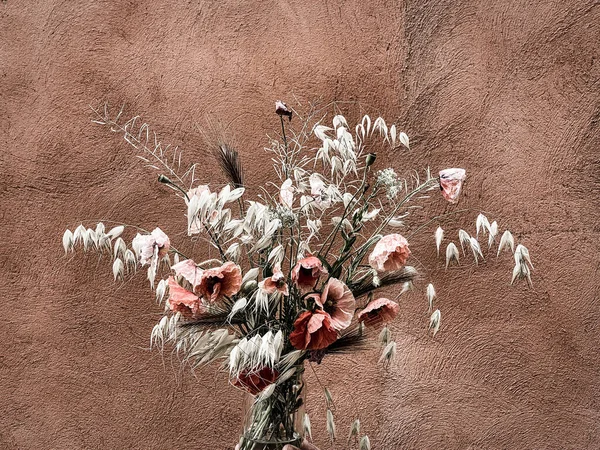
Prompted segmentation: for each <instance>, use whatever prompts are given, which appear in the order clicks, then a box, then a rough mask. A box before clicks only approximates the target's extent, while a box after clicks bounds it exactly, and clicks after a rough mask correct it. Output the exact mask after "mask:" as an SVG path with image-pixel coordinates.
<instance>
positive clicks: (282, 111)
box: [275, 100, 292, 120]
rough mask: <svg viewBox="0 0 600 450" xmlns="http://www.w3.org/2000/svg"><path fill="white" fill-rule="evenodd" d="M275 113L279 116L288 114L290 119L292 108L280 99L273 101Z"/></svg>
mask: <svg viewBox="0 0 600 450" xmlns="http://www.w3.org/2000/svg"><path fill="white" fill-rule="evenodd" d="M275 113H276V114H277V115H279V116H288V118H289V119H290V120H292V110H291V109H290V108H288V105H286V104H285V103H283V102H282V101H281V100H277V101H276V102H275Z"/></svg>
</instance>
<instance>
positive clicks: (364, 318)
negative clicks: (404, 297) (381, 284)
mask: <svg viewBox="0 0 600 450" xmlns="http://www.w3.org/2000/svg"><path fill="white" fill-rule="evenodd" d="M399 310H400V307H399V306H398V303H396V302H394V301H392V300H389V299H387V298H378V299H377V300H373V301H372V302H370V303H369V304H368V305H367V306H366V307H365V309H363V310H362V311H361V312H359V313H358V316H357V317H358V320H359V321H360V322H364V323H366V324H367V325H376V324H379V323H382V322H391V321H392V320H394V317H396V315H397V314H398V311H399Z"/></svg>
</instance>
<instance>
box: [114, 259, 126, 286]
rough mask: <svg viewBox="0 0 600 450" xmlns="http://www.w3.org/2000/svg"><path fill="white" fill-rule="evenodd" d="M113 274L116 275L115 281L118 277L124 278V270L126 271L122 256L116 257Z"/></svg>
mask: <svg viewBox="0 0 600 450" xmlns="http://www.w3.org/2000/svg"><path fill="white" fill-rule="evenodd" d="M112 271H113V276H114V277H115V281H117V279H118V278H120V279H123V272H124V271H125V267H124V266H123V261H121V259H120V258H117V259H115V261H114V262H113V265H112Z"/></svg>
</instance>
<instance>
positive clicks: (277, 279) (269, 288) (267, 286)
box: [258, 264, 290, 295]
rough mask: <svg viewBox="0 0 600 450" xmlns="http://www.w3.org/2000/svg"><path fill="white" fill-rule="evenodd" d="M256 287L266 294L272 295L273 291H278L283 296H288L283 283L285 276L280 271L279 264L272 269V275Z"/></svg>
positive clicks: (286, 286) (286, 288)
mask: <svg viewBox="0 0 600 450" xmlns="http://www.w3.org/2000/svg"><path fill="white" fill-rule="evenodd" d="M258 286H259V287H260V288H261V289H262V290H264V291H265V292H266V293H267V294H272V293H274V292H275V291H279V292H281V293H282V294H283V295H289V294H290V292H289V289H288V285H287V284H286V282H285V275H284V274H283V272H282V271H281V267H280V266H279V264H277V265H276V266H275V267H273V275H271V276H270V277H269V278H267V279H265V280H263V281H261V282H260V283H258Z"/></svg>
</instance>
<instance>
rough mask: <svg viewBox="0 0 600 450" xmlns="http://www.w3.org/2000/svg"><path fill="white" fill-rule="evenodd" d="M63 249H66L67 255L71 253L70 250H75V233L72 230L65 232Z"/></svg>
mask: <svg viewBox="0 0 600 450" xmlns="http://www.w3.org/2000/svg"><path fill="white" fill-rule="evenodd" d="M62 244H63V248H64V249H65V254H67V253H68V252H69V250H73V233H71V230H65V233H64V234H63V238H62Z"/></svg>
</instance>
